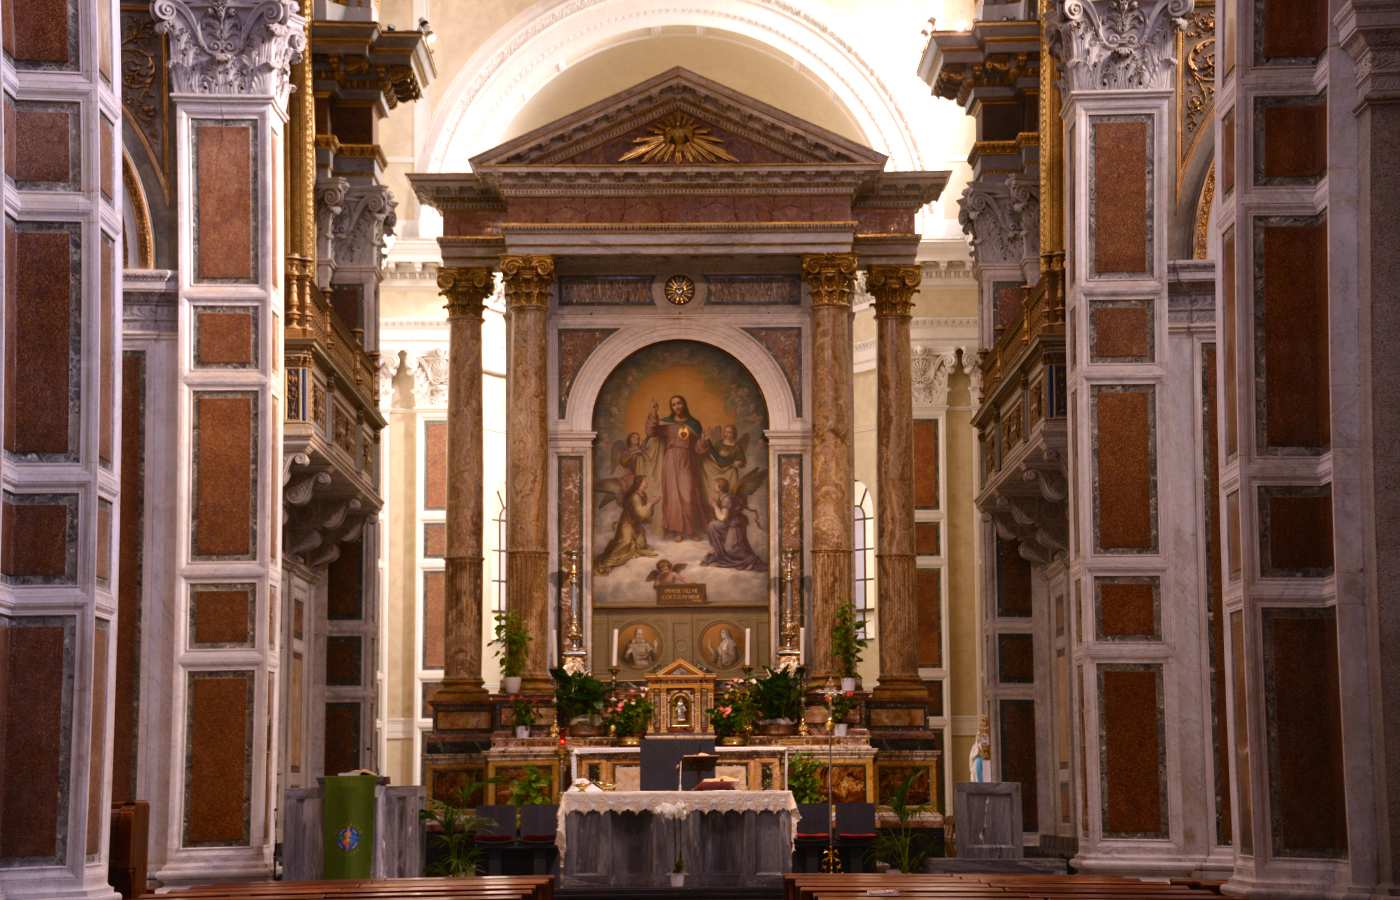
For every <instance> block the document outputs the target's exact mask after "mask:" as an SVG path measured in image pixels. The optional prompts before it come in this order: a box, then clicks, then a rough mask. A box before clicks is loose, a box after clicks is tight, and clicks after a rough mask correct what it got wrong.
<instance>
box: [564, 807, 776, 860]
mask: <svg viewBox="0 0 1400 900" xmlns="http://www.w3.org/2000/svg"><path fill="white" fill-rule="evenodd" d="M747 810H753V811H754V812H771V813H779V812H786V813H788V818H789V819H790V820H791V824H792V833H791V835H790V836H789V838H788V840H789V841H792V840H793V839H795V838H796V837H797V820H798V818H799V816H798V815H797V801H796V800H794V799H793V798H792V791H587V792H585V791H566V792H564V794H563V796H561V797H560V798H559V821H558V824H557V826H556V830H557V831H558V837H557V838H556V844H557V846H558V847H559V860H560V864H561V865H562V864H563V859H564V854H565V852H566V849H567V848H566V835H567V833H568V832H567V830H566V829H565V828H564V822H565V820H567V819H568V817H569V814H570V813H591V812H596V813H607V812H633V813H641V812H648V813H651V814H653V815H658V816H661V817H662V818H666V819H683V818H685V817H687V816H689V815H690V814H691V813H709V812H719V813H725V812H745V811H747Z"/></svg>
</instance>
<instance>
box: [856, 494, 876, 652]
mask: <svg viewBox="0 0 1400 900" xmlns="http://www.w3.org/2000/svg"><path fill="white" fill-rule="evenodd" d="M851 495H852V496H853V497H855V501H856V502H855V505H854V506H853V507H852V511H851V513H852V530H851V549H852V551H853V552H852V553H851V562H852V563H853V564H854V565H853V570H854V572H855V578H854V583H853V584H852V585H851V602H852V603H854V604H855V606H856V618H857V619H859V620H860V622H861V627H860V636H861V637H868V635H867V634H866V633H865V621H866V619H867V618H869V616H870V613H871V611H872V610H874V609H875V517H874V515H873V513H872V510H871V500H870V491H868V490H866V488H865V485H863V484H861V483H860V482H859V481H857V482H856V483H855V490H853V491H852V492H851Z"/></svg>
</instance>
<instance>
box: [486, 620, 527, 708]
mask: <svg viewBox="0 0 1400 900" xmlns="http://www.w3.org/2000/svg"><path fill="white" fill-rule="evenodd" d="M531 640H532V638H531V637H530V632H528V631H527V630H526V629H525V620H524V619H523V618H521V616H520V613H518V612H516V611H515V610H513V609H512V610H506V611H505V612H503V613H496V637H495V639H494V640H492V641H491V644H492V645H494V646H495V648H496V656H498V657H500V660H501V691H502V693H506V694H515V693H518V692H519V691H520V673H521V672H523V671H524V670H525V651H526V649H527V647H528V645H529V643H530V641H531Z"/></svg>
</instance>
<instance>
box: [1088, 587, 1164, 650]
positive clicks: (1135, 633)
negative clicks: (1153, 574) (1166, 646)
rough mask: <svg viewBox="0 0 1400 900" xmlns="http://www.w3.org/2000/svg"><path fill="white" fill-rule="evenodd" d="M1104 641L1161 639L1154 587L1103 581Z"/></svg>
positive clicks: (1100, 599) (1101, 609) (1102, 619)
mask: <svg viewBox="0 0 1400 900" xmlns="http://www.w3.org/2000/svg"><path fill="white" fill-rule="evenodd" d="M1098 590H1099V615H1100V616H1101V617H1102V618H1101V621H1102V624H1103V630H1102V631H1101V632H1100V636H1101V637H1105V638H1112V637H1160V635H1158V633H1157V610H1156V591H1155V590H1154V589H1153V585H1151V584H1144V583H1131V582H1130V583H1123V582H1113V581H1107V580H1100V581H1099V583H1098Z"/></svg>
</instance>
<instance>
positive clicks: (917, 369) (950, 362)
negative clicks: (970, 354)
mask: <svg viewBox="0 0 1400 900" xmlns="http://www.w3.org/2000/svg"><path fill="white" fill-rule="evenodd" d="M960 352H961V348H957V349H951V350H944V351H942V352H940V351H938V350H934V349H931V348H929V347H926V346H924V345H923V344H915V345H914V347H913V349H912V350H911V351H910V364H911V368H912V373H911V374H912V376H913V385H914V405H915V406H933V407H946V406H947V405H948V376H949V375H951V374H953V372H954V371H956V370H957V367H958V354H959V353H960Z"/></svg>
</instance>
